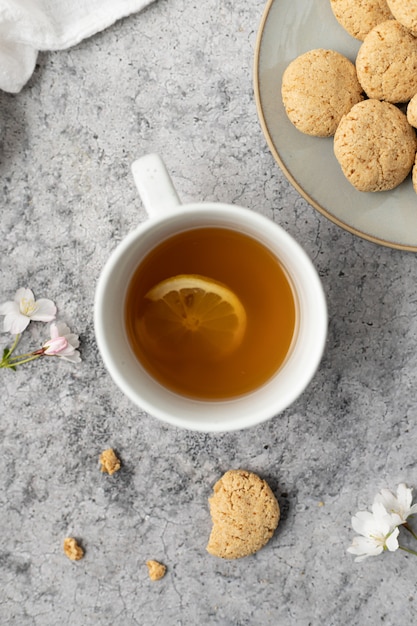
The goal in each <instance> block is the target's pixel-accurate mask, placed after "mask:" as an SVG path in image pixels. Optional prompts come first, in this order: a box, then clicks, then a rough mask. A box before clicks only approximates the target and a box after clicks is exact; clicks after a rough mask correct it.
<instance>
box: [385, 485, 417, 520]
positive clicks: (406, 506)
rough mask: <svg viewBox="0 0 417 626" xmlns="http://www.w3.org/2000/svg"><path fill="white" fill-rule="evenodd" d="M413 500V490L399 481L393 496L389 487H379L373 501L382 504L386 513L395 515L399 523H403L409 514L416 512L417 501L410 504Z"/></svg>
mask: <svg viewBox="0 0 417 626" xmlns="http://www.w3.org/2000/svg"><path fill="white" fill-rule="evenodd" d="M412 500H413V490H412V489H410V488H409V487H407V485H405V484H404V483H401V484H400V485H398V487H397V495H396V496H395V495H394V494H393V493H392V492H391V491H390V490H389V489H381V491H380V493H379V494H377V495H376V496H375V500H374V502H379V503H380V504H382V505H383V506H384V507H385V509H386V511H387V513H390V514H392V515H397V516H398V518H399V520H400V521H399V522H398V523H399V524H405V523H406V522H407V518H408V517H410V515H414V514H415V513H417V503H416V504H413V505H412V504H411V502H412Z"/></svg>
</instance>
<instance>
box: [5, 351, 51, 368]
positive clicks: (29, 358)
mask: <svg viewBox="0 0 417 626" xmlns="http://www.w3.org/2000/svg"><path fill="white" fill-rule="evenodd" d="M40 356H42V355H41V354H33V352H28V354H21V355H19V356H18V357H17V356H16V357H14V358H13V361H11V362H9V363H8V364H7V365H3V367H10V368H13V367H16V366H17V365H23V363H29V361H35V360H36V359H39V357H40ZM20 357H27V358H23V359H22V360H21V361H18V360H17V359H19V358H20Z"/></svg>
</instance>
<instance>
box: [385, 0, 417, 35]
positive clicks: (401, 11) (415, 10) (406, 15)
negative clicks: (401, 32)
mask: <svg viewBox="0 0 417 626" xmlns="http://www.w3.org/2000/svg"><path fill="white" fill-rule="evenodd" d="M387 4H388V6H389V8H390V10H391V13H392V14H393V16H394V17H395V19H396V20H397V21H398V22H400V24H402V25H403V26H405V27H406V28H408V30H409V31H411V32H412V33H413V35H415V36H416V37H417V1H416V0H387Z"/></svg>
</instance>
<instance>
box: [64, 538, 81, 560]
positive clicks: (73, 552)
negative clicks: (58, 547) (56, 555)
mask: <svg viewBox="0 0 417 626" xmlns="http://www.w3.org/2000/svg"><path fill="white" fill-rule="evenodd" d="M64 552H65V554H66V555H67V557H68V558H69V559H71V561H79V560H80V559H82V558H83V556H84V550H83V549H82V547H81V546H80V545H79V544H78V543H77V540H76V539H74V537H66V538H65V539H64Z"/></svg>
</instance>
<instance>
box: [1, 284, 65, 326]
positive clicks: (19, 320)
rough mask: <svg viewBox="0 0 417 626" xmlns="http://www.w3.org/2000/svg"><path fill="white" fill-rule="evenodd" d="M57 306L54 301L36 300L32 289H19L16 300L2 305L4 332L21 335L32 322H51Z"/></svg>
mask: <svg viewBox="0 0 417 626" xmlns="http://www.w3.org/2000/svg"><path fill="white" fill-rule="evenodd" d="M55 314H56V306H55V304H54V303H53V302H52V300H48V299H46V298H41V299H40V300H35V296H34V295H33V292H32V291H31V290H30V289H24V288H21V289H18V290H17V291H16V293H15V296H14V300H13V301H12V300H10V301H8V302H5V303H4V304H0V315H4V316H5V318H4V323H3V330H4V332H11V333H12V334H13V335H19V334H20V333H21V332H23V331H24V330H25V328H26V326H28V324H29V322H30V321H31V320H34V321H37V322H50V321H51V320H53V319H55Z"/></svg>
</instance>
